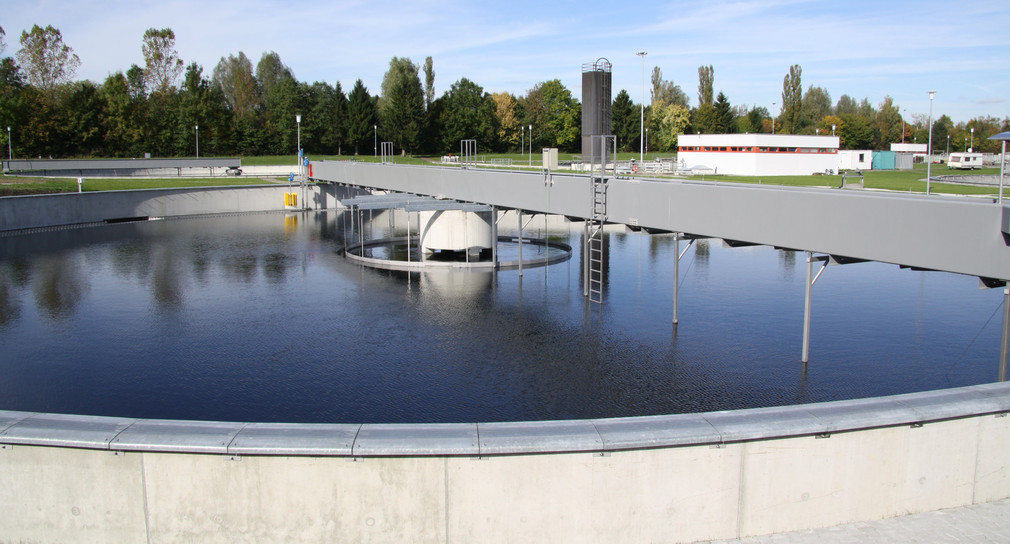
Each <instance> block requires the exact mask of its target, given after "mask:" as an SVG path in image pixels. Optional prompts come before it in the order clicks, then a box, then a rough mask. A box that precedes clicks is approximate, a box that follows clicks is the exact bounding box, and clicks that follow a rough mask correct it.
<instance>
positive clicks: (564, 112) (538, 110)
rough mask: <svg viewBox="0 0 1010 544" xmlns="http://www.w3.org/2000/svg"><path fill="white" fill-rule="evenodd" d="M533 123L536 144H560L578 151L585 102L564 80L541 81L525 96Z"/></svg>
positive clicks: (526, 108)
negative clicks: (574, 93) (578, 99)
mask: <svg viewBox="0 0 1010 544" xmlns="http://www.w3.org/2000/svg"><path fill="white" fill-rule="evenodd" d="M523 109H524V110H525V112H526V116H527V120H528V121H529V122H530V123H531V124H532V125H533V136H532V138H533V148H534V149H535V148H536V147H538V146H539V147H558V148H562V149H565V150H566V151H574V150H575V149H576V148H577V146H579V145H581V142H582V138H581V136H582V106H581V105H580V104H579V102H578V101H577V100H575V98H574V97H572V92H571V91H569V90H568V89H567V88H566V87H565V86H564V84H562V83H561V80H558V79H552V80H550V81H543V82H540V83H537V85H536V86H535V87H533V88H532V89H530V91H529V92H528V93H527V94H526V97H525V99H524V100H523Z"/></svg>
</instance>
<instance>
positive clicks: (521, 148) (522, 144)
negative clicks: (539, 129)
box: [519, 125, 526, 160]
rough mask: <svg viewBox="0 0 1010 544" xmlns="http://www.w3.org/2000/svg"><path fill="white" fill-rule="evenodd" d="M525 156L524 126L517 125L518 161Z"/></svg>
mask: <svg viewBox="0 0 1010 544" xmlns="http://www.w3.org/2000/svg"><path fill="white" fill-rule="evenodd" d="M525 154H526V126H525V125H519V160H523V155H525Z"/></svg>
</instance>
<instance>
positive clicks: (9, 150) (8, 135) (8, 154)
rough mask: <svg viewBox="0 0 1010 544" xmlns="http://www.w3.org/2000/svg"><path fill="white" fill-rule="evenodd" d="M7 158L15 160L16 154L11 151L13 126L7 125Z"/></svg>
mask: <svg viewBox="0 0 1010 544" xmlns="http://www.w3.org/2000/svg"><path fill="white" fill-rule="evenodd" d="M7 160H9V161H10V160H14V155H13V154H12V153H11V126H10V125H7Z"/></svg>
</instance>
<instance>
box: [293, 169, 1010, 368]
mask: <svg viewBox="0 0 1010 544" xmlns="http://www.w3.org/2000/svg"><path fill="white" fill-rule="evenodd" d="M312 167H313V178H314V179H316V180H317V181H326V182H332V183H339V184H346V185H349V186H355V187H362V188H371V189H382V190H388V191H397V192H403V193H411V194H417V195H427V196H433V197H436V198H446V199H453V200H458V201H462V202H472V203H477V204H487V205H491V206H495V207H497V208H502V209H515V210H519V211H521V212H523V213H546V214H555V215H565V216H568V217H571V218H579V219H590V218H592V216H593V213H594V209H593V208H594V195H593V186H592V180H591V178H590V176H587V175H584V174H583V175H578V174H558V173H551V172H529V171H525V172H523V171H512V170H490V169H473V168H460V167H447V168H446V167H430V166H406V165H393V164H381V165H380V164H374V163H362V162H350V161H347V162H345V161H337V162H334V161H321V162H314V163H313V166H312ZM605 186H606V187H605V191H606V217H605V218H606V221H607V222H610V223H622V224H625V225H629V226H632V227H640V228H644V229H647V230H648V231H650V232H671V233H677V234H678V235H680V234H683V235H686V236H687V237H711V238H721V239H723V240H726V241H727V243H729V244H731V245H732V244H744V245H769V246H774V247H779V248H785V249H791V250H796V251H805V252H807V253H808V266H807V276H808V281H807V312H806V313H807V315H806V318H807V319H806V320H805V322H806V323H809V304H810V287H811V286H812V285H813V283H814V282H815V281H816V279H817V277H818V276H819V275H820V272H818V274H817V275H816V276H814V275H813V274H812V269H813V263H814V262H818V261H820V262H822V263H823V264H824V265H826V264H828V263H829V262H831V263H838V264H845V263H851V262H860V261H879V262H884V263H892V264H895V265H899V266H903V267H910V268H916V269H925V270H937V271H944V272H953V273H958V274H967V275H972V276H977V277H979V279H980V280H981V281H982V283H983V284H984V285H986V286H988V287H1000V286H1002V287H1004V288H1005V286H1006V282H1007V280H1010V205H1001V204H998V203H997V202H995V201H994V200H993V199H980V198H968V197H954V196H938V195H929V196H927V195H916V194H901V193H885V192H869V191H851V190H840V189H829V188H824V189H821V188H798V187H783V186H769V185H760V184H739V183H728V182H705V181H690V180H667V179H663V180H659V179H641V178H637V179H629V178H623V177H620V176H612V177H609V178H608V179H607V180H606V182H605ZM678 251H679V250H678ZM814 254H819V255H817V256H815V255H814ZM679 256H680V255H678V259H679ZM821 271H823V266H822V268H821ZM674 281H676V278H675V279H674ZM676 292H677V288H676V287H675V288H674V296H675V297H676ZM674 312H675V313H674V322H676V301H675V302H674ZM808 337H809V326H807V327H806V330H805V331H804V353H803V361H804V362H806V360H807V338H808ZM1008 338H1010V289H1006V288H1005V289H1004V317H1003V340H1002V350H1001V357H1000V359H1001V364H1000V379H1001V380H1003V379H1005V373H1006V359H1007V344H1008Z"/></svg>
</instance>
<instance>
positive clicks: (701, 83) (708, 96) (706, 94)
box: [698, 65, 715, 109]
mask: <svg viewBox="0 0 1010 544" xmlns="http://www.w3.org/2000/svg"><path fill="white" fill-rule="evenodd" d="M714 82H715V70H714V69H713V68H712V66H711V65H709V66H699V67H698V108H699V109H700V108H701V107H702V106H704V105H706V104H708V105H712V103H713V102H714V100H713V97H714V96H715V95H714V94H713V92H714V88H715V87H714Z"/></svg>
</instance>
